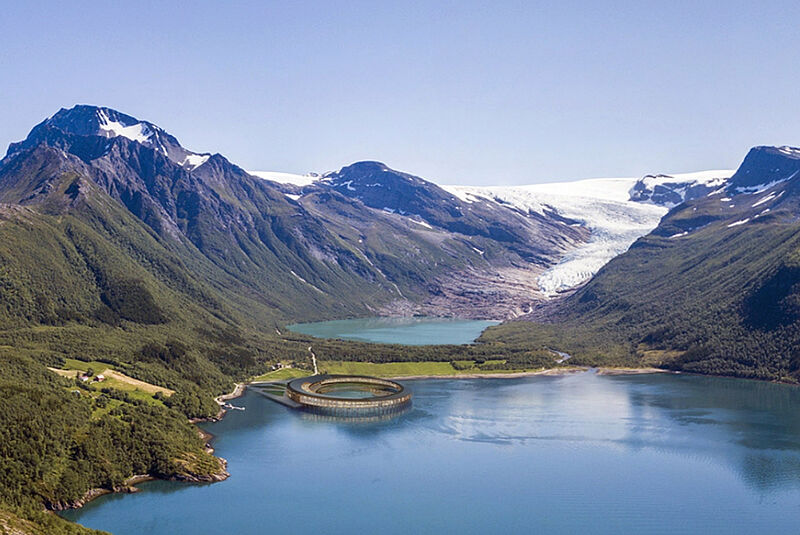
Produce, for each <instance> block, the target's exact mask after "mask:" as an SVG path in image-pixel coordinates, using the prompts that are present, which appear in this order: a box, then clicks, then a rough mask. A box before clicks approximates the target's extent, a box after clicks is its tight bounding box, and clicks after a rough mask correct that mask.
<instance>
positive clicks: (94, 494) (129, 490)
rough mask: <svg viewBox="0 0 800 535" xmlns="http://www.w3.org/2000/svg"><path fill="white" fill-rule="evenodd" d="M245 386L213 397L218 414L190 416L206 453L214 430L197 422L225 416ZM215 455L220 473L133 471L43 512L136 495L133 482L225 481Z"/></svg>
mask: <svg viewBox="0 0 800 535" xmlns="http://www.w3.org/2000/svg"><path fill="white" fill-rule="evenodd" d="M246 389H247V383H236V386H235V387H234V389H233V391H231V392H230V393H228V394H223V395H221V396H217V397H216V398H214V401H216V402H217V403H218V404H219V405H220V411H219V412H218V413H217V416H215V417H211V418H191V419H189V423H190V424H192V425H194V426H195V429H196V430H197V434H198V435H199V436H200V438H201V439H202V440H203V442H205V444H204V445H203V449H204V450H205V452H206V453H208V454H210V455H214V447H213V446H212V445H211V440H213V439H214V435H213V433H209V432H208V431H206V430H205V429H202V428H201V427H199V426H198V425H197V424H198V423H202V422H214V421H218V420H219V419H220V418H222V417H223V416H225V414H226V413H227V412H228V411H227V410H225V408H224V407H222V405H224V403H225V402H226V401H228V400H230V399H235V398H238V397H241V396H242V395H243V394H244V392H245V390H246ZM214 458H215V459H217V460H218V461H219V465H220V470H219V472H215V473H213V474H209V475H202V476H198V475H186V474H176V475H174V476H171V477H167V478H164V477H156V476H154V475H152V474H135V475H133V476H131V477H129V478H128V479H126V480H125V481H123V483H122V485H120V486H118V487H114V488H112V489H107V488H101V487H96V488H93V489H89V490H87V491H86V492H85V493H84V494H83V496H82V497H80V498H78V499H77V500H75V501H73V502H68V503H55V504H47V505H46V506H45V511H49V512H51V513H56V514H57V513H58V512H59V511H66V510H68V509H80V508H81V507H83V506H85V505H86V504H87V503H89V502H91V501H92V500H95V499H97V498H99V497H100V496H105V495H107V494H120V493H122V494H135V493H137V492H141V489H140V488H138V487H137V486H136V485H138V484H140V483H145V482H148V481H159V480H160V481H180V482H184V483H216V482H219V481H224V480H226V479H228V478H229V477H230V476H231V475H230V473H229V472H228V461H227V459H225V458H224V457H218V456H216V455H214Z"/></svg>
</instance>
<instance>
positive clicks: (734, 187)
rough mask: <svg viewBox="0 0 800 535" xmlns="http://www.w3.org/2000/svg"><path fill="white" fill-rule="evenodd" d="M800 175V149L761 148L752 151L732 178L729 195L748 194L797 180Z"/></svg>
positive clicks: (787, 147)
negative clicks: (775, 184) (779, 183)
mask: <svg viewBox="0 0 800 535" xmlns="http://www.w3.org/2000/svg"><path fill="white" fill-rule="evenodd" d="M798 173H800V148H795V147H789V146H782V147H772V146H759V147H753V148H752V149H750V152H748V153H747V156H745V158H744V161H743V162H742V164H741V165H740V166H739V169H737V170H736V174H734V175H733V176H732V177H731V180H730V182H729V185H728V190H729V193H746V192H750V191H757V190H759V189H763V188H765V187H768V186H769V185H770V184H774V183H778V182H784V181H787V180H790V179H793V178H795V177H796V176H797V175H798Z"/></svg>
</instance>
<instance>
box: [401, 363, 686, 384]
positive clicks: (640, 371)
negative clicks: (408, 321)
mask: <svg viewBox="0 0 800 535" xmlns="http://www.w3.org/2000/svg"><path fill="white" fill-rule="evenodd" d="M591 371H594V372H595V373H596V374H597V375H608V376H613V375H644V374H650V373H674V374H677V373H680V372H673V371H670V370H664V369H661V368H626V367H622V368H612V367H602V368H592V367H589V366H571V367H559V368H543V369H541V370H530V371H524V372H499V373H459V374H453V375H394V376H389V377H388V378H390V379H398V380H400V381H413V380H417V379H517V378H520V377H536V376H540V375H544V376H561V375H574V374H578V373H587V372H591Z"/></svg>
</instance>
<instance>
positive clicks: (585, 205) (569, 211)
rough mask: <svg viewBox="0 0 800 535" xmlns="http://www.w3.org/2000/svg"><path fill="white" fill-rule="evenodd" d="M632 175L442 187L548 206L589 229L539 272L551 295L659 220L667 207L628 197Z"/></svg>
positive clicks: (524, 205) (526, 206) (540, 208)
mask: <svg viewBox="0 0 800 535" xmlns="http://www.w3.org/2000/svg"><path fill="white" fill-rule="evenodd" d="M636 181H637V179H635V178H608V179H591V180H579V181H575V182H559V183H551V184H535V185H530V186H497V187H472V186H446V187H445V189H447V190H448V191H450V192H451V193H453V194H454V195H457V196H460V197H463V196H467V195H468V196H470V197H472V198H476V197H478V198H484V199H487V200H489V199H494V200H496V201H499V202H501V203H503V204H506V205H508V204H510V205H512V206H514V207H517V208H518V209H520V210H523V211H525V212H537V213H540V214H543V213H545V211H547V210H552V211H554V212H556V213H558V214H559V215H561V216H563V217H566V218H569V219H573V220H575V221H578V222H579V223H580V224H582V225H584V226H586V227H587V228H588V229H589V230H590V231H591V237H590V239H589V241H588V242H586V243H584V244H582V245H580V246H578V247H577V248H575V249H573V250H572V251H570V252H569V253H567V254H566V255H565V256H564V258H562V259H561V261H560V262H559V263H558V264H556V265H555V266H553V267H551V268H550V269H548V270H547V271H545V272H544V273H543V274H542V275H540V277H539V280H538V282H539V287H540V289H541V291H542V292H543V293H544V294H546V295H548V296H554V295H556V294H557V293H558V292H561V291H564V290H568V289H570V288H574V287H575V286H577V285H579V284H580V283H582V282H584V281H585V280H587V279H588V278H590V277H591V276H592V275H594V274H595V273H596V272H597V271H598V270H599V269H600V268H601V267H603V265H605V264H606V263H607V262H608V261H609V260H611V259H612V258H614V257H615V256H617V255H618V254H620V253H623V252H624V251H625V250H627V249H628V247H630V245H631V243H633V242H634V241H636V239H638V238H639V237H641V236H643V235H645V234H647V233H648V232H650V231H651V230H652V229H654V228H655V227H656V225H658V222H659V221H660V220H661V217H663V216H664V214H666V213H667V208H665V207H663V206H657V205H652V204H642V203H637V202H634V201H630V200H629V195H628V192H629V191H630V189H631V188H632V187H633V185H634V184H635V183H636Z"/></svg>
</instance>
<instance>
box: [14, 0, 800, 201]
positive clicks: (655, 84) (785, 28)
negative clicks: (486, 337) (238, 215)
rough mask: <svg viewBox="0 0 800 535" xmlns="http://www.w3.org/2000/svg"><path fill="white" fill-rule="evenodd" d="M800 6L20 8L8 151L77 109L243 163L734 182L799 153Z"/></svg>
mask: <svg viewBox="0 0 800 535" xmlns="http://www.w3.org/2000/svg"><path fill="white" fill-rule="evenodd" d="M798 20H800V3H798V2H794V1H789V2H784V1H779V0H775V1H772V2H737V1H733V0H725V1H716V0H709V1H704V2H682V1H673V2H663V1H661V2H646V1H638V2H570V1H568V0H567V1H559V2H555V1H553V2H534V1H525V2H504V1H490V2H477V1H471V0H461V1H442V2H436V1H425V2H388V1H387V2H382V1H376V0H372V1H368V2H360V1H348V2H305V1H302V0H298V1H291V2H290V1H287V2H267V1H252V2H236V1H226V2H146V1H139V0H137V1H136V2H101V1H97V2H52V3H50V2H35V1H30V2H8V3H5V5H4V6H3V9H2V10H0V147H2V148H0V150H2V151H4V149H5V147H7V145H8V143H10V142H12V141H18V140H20V139H23V138H24V137H25V136H26V135H27V133H28V132H29V131H30V129H31V127H33V126H34V125H35V124H36V123H38V122H40V121H41V120H43V119H44V118H46V117H48V116H50V115H52V114H54V113H55V112H56V111H58V109H59V108H62V107H71V106H73V105H74V104H78V103H81V104H96V105H104V106H108V107H111V108H115V109H117V110H120V111H122V112H125V113H128V114H130V115H133V116H135V117H137V118H139V119H144V120H149V121H151V122H153V123H156V124H158V125H159V126H161V127H162V128H164V129H165V130H167V131H168V132H170V133H171V134H173V135H175V136H176V137H177V138H178V139H179V140H180V141H181V143H182V144H183V145H184V146H185V147H187V148H189V149H191V150H194V151H198V152H206V151H208V152H219V153H221V154H223V155H225V156H226V157H228V158H229V159H230V160H231V161H233V162H234V163H237V164H238V165H240V166H242V167H244V168H245V169H250V170H270V171H285V172H295V173H305V172H312V171H315V172H324V171H329V170H335V169H339V168H340V167H342V166H344V165H347V164H349V163H352V162H354V161H358V160H379V161H382V162H384V163H386V164H387V165H389V166H391V167H393V168H396V169H400V170H403V171H407V172H410V173H413V174H416V175H418V176H422V177H424V178H427V179H429V180H433V181H434V182H438V183H443V184H445V183H446V184H473V185H500V184H523V183H537V182H549V181H555V180H563V179H574V178H589V177H620V176H626V177H628V176H631V177H632V176H641V175H643V174H646V173H655V172H666V173H669V172H674V173H677V172H687V171H696V170H704V169H724V168H735V167H736V166H738V165H739V163H740V162H741V160H742V159H743V158H744V156H745V154H746V153H747V150H748V149H749V148H750V147H752V146H755V145H794V146H797V145H800V92H798V89H800V62H798V59H797V58H798V51H800V32H799V31H798V30H797V21H798Z"/></svg>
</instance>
